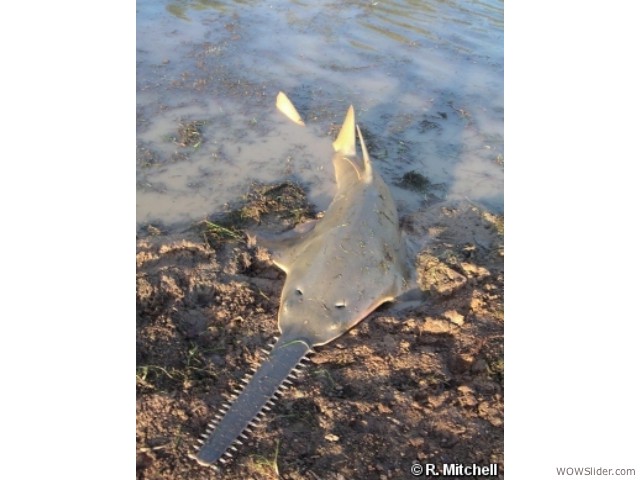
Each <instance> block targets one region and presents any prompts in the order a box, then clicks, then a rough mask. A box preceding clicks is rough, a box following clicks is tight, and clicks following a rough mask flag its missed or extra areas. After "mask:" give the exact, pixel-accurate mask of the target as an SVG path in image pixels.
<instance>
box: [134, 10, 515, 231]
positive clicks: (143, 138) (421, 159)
mask: <svg viewBox="0 0 640 480" xmlns="http://www.w3.org/2000/svg"><path fill="white" fill-rule="evenodd" d="M502 18H503V4H502V2H499V1H484V2H471V1H428V2H416V1H408V0H405V1H400V0H398V1H370V2H357V3H356V2H329V1H319V2H318V1H314V2H311V1H308V2H306V1H296V2H276V3H273V4H269V3H265V2H258V1H235V2H233V1H211V0H200V1H181V2H163V1H150V0H138V2H137V23H138V25H137V30H138V40H137V107H138V108H137V110H138V118H137V124H138V152H137V182H138V191H137V220H138V223H139V225H140V226H144V225H146V224H148V223H162V224H163V225H165V226H171V225H179V224H184V223H188V222H192V221H195V220H201V219H202V218H204V217H206V216H208V215H211V214H213V213H216V212H220V211H221V210H223V209H224V208H225V204H228V203H229V202H234V201H235V200H237V199H238V198H239V197H240V196H242V195H243V194H244V193H245V192H246V191H247V189H248V187H249V185H250V184H251V182H256V181H257V182H275V181H283V180H286V179H290V180H295V181H298V182H301V183H302V184H303V185H304V186H305V188H306V189H307V191H308V193H309V195H310V199H311V201H312V202H313V203H314V204H316V206H317V208H318V209H324V208H326V207H327V206H328V204H329V202H330V200H331V197H332V193H333V171H332V166H331V161H330V158H331V140H332V139H333V135H334V134H335V131H333V130H332V126H334V125H336V124H339V123H341V121H342V119H343V116H344V113H345V111H346V109H347V107H348V106H349V104H350V103H353V104H354V106H355V108H356V115H357V120H358V122H359V123H360V124H361V126H363V127H364V133H365V137H366V139H367V142H368V145H369V150H370V153H371V155H372V157H373V158H374V162H375V164H374V165H375V168H377V169H378V171H379V172H381V174H382V176H383V177H384V179H385V180H386V181H387V183H388V184H389V185H390V186H391V188H392V193H393V195H394V196H395V198H396V199H397V202H398V204H399V210H400V214H401V215H403V214H407V213H412V212H414V211H416V210H417V209H419V208H421V206H424V205H425V203H428V202H434V201H438V200H439V199H441V200H447V199H455V198H469V199H470V200H472V201H474V202H477V203H479V204H481V205H483V206H485V207H487V208H489V209H491V210H494V211H502V205H503V71H504V68H503V38H504V37H503V22H502ZM279 90H284V91H285V92H287V94H288V95H289V96H290V98H291V99H292V100H293V101H294V103H296V105H297V106H298V109H299V110H300V112H301V114H302V116H303V117H304V118H305V120H306V121H307V127H306V128H304V129H303V128H300V127H298V126H296V125H293V124H291V123H289V122H287V121H286V120H285V119H284V118H283V117H282V116H281V115H280V114H279V113H278V112H277V111H276V110H275V108H274V101H275V96H276V94H277V92H278V91H279ZM192 121H199V122H201V123H200V124H199V135H200V139H201V141H200V142H198V143H197V144H196V145H189V146H180V145H179V138H178V137H179V134H178V131H179V128H180V124H181V123H182V124H186V123H188V122H192ZM412 171H414V172H418V173H420V174H421V175H424V176H425V177H427V178H428V180H429V181H430V184H431V185H432V186H431V187H430V188H428V189H427V190H426V191H425V190H415V189H414V190H412V189H407V188H403V187H401V186H398V185H397V183H399V182H400V180H401V179H402V177H403V175H405V174H406V173H408V172H412Z"/></svg>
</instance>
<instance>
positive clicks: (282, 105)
mask: <svg viewBox="0 0 640 480" xmlns="http://www.w3.org/2000/svg"><path fill="white" fill-rule="evenodd" d="M276 108H277V109H278V110H280V112H281V113H283V114H284V116H285V117H287V118H288V119H289V120H291V121H292V122H294V123H297V124H298V125H300V126H302V127H304V121H303V120H302V117H301V116H300V114H299V113H298V110H296V107H294V106H293V103H292V102H291V100H289V97H287V96H286V95H285V93H284V92H279V93H278V96H277V97H276Z"/></svg>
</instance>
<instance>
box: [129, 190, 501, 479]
mask: <svg viewBox="0 0 640 480" xmlns="http://www.w3.org/2000/svg"><path fill="white" fill-rule="evenodd" d="M315 215H316V213H315V212H314V211H313V210H312V209H311V208H310V207H309V206H308V204H307V203H306V199H305V197H304V192H302V190H300V189H299V188H297V187H296V186H295V185H291V184H283V185H275V186H259V187H256V188H255V189H254V190H253V191H252V192H251V193H250V194H249V195H248V196H247V197H246V198H245V199H243V200H242V201H241V202H239V203H238V205H236V206H235V208H234V209H231V210H230V211H229V212H226V213H224V214H221V215H220V216H218V217H212V218H211V219H209V221H208V222H203V223H201V224H199V225H194V226H193V227H192V228H190V229H188V230H186V231H184V232H182V233H179V234H176V233H173V234H171V235H169V234H165V233H163V231H162V229H158V228H155V227H150V228H147V229H146V230H145V231H144V232H140V233H139V235H138V240H137V259H136V261H137V337H136V341H137V371H136V388H137V432H136V433H137V435H136V441H137V477H138V478H139V479H184V478H193V479H199V478H202V479H204V478H212V476H213V475H212V471H211V470H210V469H207V468H204V467H200V466H199V465H197V464H196V463H195V462H194V461H193V460H190V459H189V458H188V456H187V455H188V453H189V452H190V451H193V445H194V444H195V440H196V438H198V436H199V435H201V434H202V433H203V432H204V431H205V427H206V424H207V423H208V422H209V421H210V420H211V419H212V417H213V414H214V413H215V412H217V409H218V408H219V406H220V405H221V403H222V402H223V401H224V398H225V395H227V394H229V393H230V392H231V391H232V390H233V388H236V387H240V386H241V383H240V380H241V378H242V377H243V376H244V375H245V374H246V373H248V372H249V371H250V370H251V367H255V366H257V364H258V363H259V362H260V353H259V352H260V348H264V347H266V346H267V344H268V343H269V341H270V340H271V339H272V338H273V336H274V335H276V334H277V324H276V316H277V311H278V304H279V295H280V289H281V287H282V284H283V281H284V274H283V273H282V272H281V271H280V270H278V269H277V268H276V267H275V266H273V265H272V264H271V262H270V257H269V254H268V252H267V251H266V250H264V249H262V248H260V247H259V246H257V247H256V246H249V245H247V243H246V241H245V237H244V236H243V235H242V232H241V231H242V229H243V228H246V227H249V228H251V227H255V226H257V225H260V227H259V228H265V229H271V230H278V229H280V230H282V229H286V228H290V227H292V226H293V225H294V224H296V223H298V222H299V221H301V220H304V219H305V218H311V217H314V216H315ZM403 229H405V230H406V231H407V233H408V235H409V236H411V237H413V238H423V237H424V236H425V235H427V234H428V235H429V236H430V238H431V241H430V242H429V243H428V244H427V245H426V246H424V248H423V249H422V251H421V252H420V254H419V255H418V258H417V262H416V268H417V269H418V283H419V285H420V288H421V289H422V290H423V291H424V301H422V302H420V303H419V304H414V305H412V306H410V307H406V308H404V309H400V308H398V307H394V306H387V307H383V308H381V309H378V311H376V312H374V313H373V314H372V315H370V316H369V317H368V318H367V319H365V320H364V321H363V322H361V323H360V324H359V325H357V326H356V327H355V328H354V329H352V330H351V331H349V332H348V333H347V334H346V335H344V336H343V337H341V338H339V339H338V340H336V341H334V342H332V343H330V344H329V345H327V346H325V347H322V348H320V349H318V352H317V354H315V355H314V356H313V357H312V361H311V365H310V366H309V367H308V368H307V369H306V370H305V372H304V374H303V375H302V377H301V378H300V380H299V381H298V382H297V383H296V385H295V386H294V387H293V388H290V389H289V390H287V391H286V393H285V395H284V396H283V398H282V399H281V401H279V402H277V403H276V407H275V408H274V409H273V411H272V412H271V413H270V414H269V415H268V416H267V420H266V421H265V422H262V423H261V424H260V426H259V428H257V429H256V430H255V434H254V435H253V436H252V437H251V438H250V440H249V441H247V442H246V443H245V445H244V446H243V447H241V448H240V451H239V453H238V454H237V455H236V457H235V459H234V460H233V462H232V463H231V464H230V465H229V466H228V467H225V468H224V469H223V470H222V472H221V474H220V475H219V477H220V478H226V479H247V478H255V479H263V478H265V479H269V478H273V479H275V478H283V479H291V480H294V479H365V478H366V479H370V478H380V479H384V478H387V479H401V478H415V477H413V476H412V475H411V474H410V472H409V468H410V466H411V464H412V463H415V462H420V463H434V464H437V465H442V464H444V463H464V464H471V463H475V464H481V465H487V464H489V463H498V464H499V469H500V476H502V464H503V450H504V448H503V298H504V289H503V230H502V220H501V218H500V217H496V216H494V215H492V214H490V213H488V212H486V211H483V210H482V209H480V208H478V207H476V206H474V205H471V204H467V203H456V204H446V205H445V204H439V205H435V206H433V207H431V208H429V209H428V210H424V211H421V212H418V213H416V214H414V215H412V216H411V217H407V218H404V219H403Z"/></svg>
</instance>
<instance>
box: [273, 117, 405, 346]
mask: <svg viewBox="0 0 640 480" xmlns="http://www.w3.org/2000/svg"><path fill="white" fill-rule="evenodd" d="M356 130H357V132H358V136H359V139H360V145H361V149H362V157H360V156H358V154H357V152H356V142H355V137H356ZM333 147H334V151H335V153H334V155H333V165H334V169H335V175H336V183H337V192H336V195H335V197H334V199H333V201H332V203H331V205H330V206H329V208H328V209H327V211H326V212H325V215H324V217H323V218H322V220H320V221H318V222H316V223H315V224H314V225H311V226H310V227H309V228H307V229H305V231H304V232H303V233H301V234H300V235H299V236H297V237H295V238H291V237H290V236H289V237H288V238H287V239H286V241H285V244H284V246H283V248H281V249H279V250H276V252H275V254H274V262H275V263H276V264H277V265H278V266H279V267H280V268H282V269H283V270H284V271H285V272H286V273H287V279H286V281H285V285H284V287H283V291H282V296H281V301H280V311H279V314H278V326H279V328H280V331H281V333H282V339H283V340H287V339H288V340H290V341H295V340H301V341H304V342H305V343H306V344H308V345H309V346H317V345H324V344H326V343H328V342H330V341H331V340H333V339H335V338H337V337H339V336H340V335H342V334H343V333H345V332H346V331H347V330H348V329H350V328H351V327H353V326H354V325H355V324H357V323H358V322H360V321H361V320H362V319H364V318H365V317H366V316H367V315H369V314H370V313H371V312H373V311H374V310H375V309H376V308H377V307H378V306H380V305H381V304H382V303H385V302H387V301H390V300H393V299H394V298H395V297H396V296H397V295H399V294H400V293H401V292H402V290H403V289H404V287H405V285H406V263H405V262H406V254H405V251H404V242H403V240H402V238H401V235H400V232H399V227H398V215H397V210H396V206H395V203H394V202H393V198H392V197H391V194H390V192H389V189H388V188H387V186H386V185H385V183H384V182H383V181H382V179H381V178H380V177H379V176H378V175H377V174H376V173H375V172H374V171H373V169H372V166H371V161H370V158H369V155H368V152H367V149H366V145H365V143H364V139H363V138H362V133H361V132H360V129H359V128H358V127H357V126H356V124H355V115H354V111H353V107H350V108H349V110H348V111H347V115H346V117H345V120H344V123H343V126H342V129H341V131H340V133H339V135H338V137H337V139H336V141H335V142H334V143H333ZM272 247H273V245H272ZM272 250H273V248H272Z"/></svg>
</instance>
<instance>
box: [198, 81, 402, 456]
mask: <svg viewBox="0 0 640 480" xmlns="http://www.w3.org/2000/svg"><path fill="white" fill-rule="evenodd" d="M276 106H277V107H278V109H279V110H280V111H281V112H283V113H284V114H285V115H286V116H287V117H289V118H290V119H291V120H292V121H295V122H296V123H298V124H299V125H304V123H303V122H302V119H301V117H300V115H299V114H298V112H297V111H296V109H295V107H294V106H293V104H292V103H291V101H290V100H289V99H288V98H287V97H286V95H285V94H284V93H282V92H280V94H279V95H278V97H277V102H276ZM356 131H357V135H358V139H359V141H360V147H361V150H362V155H361V156H360V155H358V153H357V152H356ZM333 149H334V154H333V167H334V169H335V180H336V184H337V191H336V194H335V196H334V198H333V200H332V202H331V204H330V205H329V207H328V209H327V210H326V212H325V214H324V216H323V217H322V218H321V219H320V220H318V221H316V222H313V223H310V224H305V225H304V226H303V228H302V229H300V230H301V231H296V234H294V235H292V234H289V235H284V237H283V238H281V239H280V240H279V241H273V239H271V240H263V241H262V243H265V244H266V247H267V248H268V249H270V250H271V251H272V259H273V262H274V263H275V265H277V266H278V267H279V268H281V269H282V270H283V271H284V272H285V273H286V280H285V282H284V286H283V289H282V295H281V298H280V310H279V312H278V329H279V331H280V335H279V337H277V338H276V339H275V342H274V343H273V344H272V345H271V349H270V350H264V353H265V358H264V359H263V362H262V364H261V365H260V367H258V368H257V369H256V370H254V372H253V375H251V374H247V375H246V376H245V378H244V379H243V380H242V382H243V383H244V384H245V386H244V388H242V389H237V390H236V391H235V392H234V394H233V395H232V396H231V398H230V399H229V402H228V403H225V404H223V406H222V408H221V409H220V412H219V414H217V415H215V418H214V420H213V421H212V422H211V423H210V424H209V426H208V428H207V431H206V432H205V433H204V434H203V435H202V439H200V440H199V441H198V443H199V446H197V452H196V453H195V454H192V455H191V456H192V457H193V458H194V459H195V460H197V461H198V463H200V464H202V465H207V466H212V467H216V468H217V467H218V464H225V463H227V462H228V461H229V460H230V459H231V458H232V457H233V453H234V452H235V451H237V447H238V446H239V445H241V444H242V441H243V440H246V439H247V438H248V437H247V435H246V434H247V433H249V432H250V431H251V429H252V428H255V427H256V426H257V421H259V420H261V419H263V418H264V416H265V415H266V413H265V412H266V411H268V410H270V407H271V406H273V405H274V403H273V402H274V400H275V399H277V398H278V396H280V395H281V394H282V392H283V390H284V389H285V388H287V387H288V386H289V385H291V384H292V382H291V380H292V379H294V378H295V377H296V375H297V374H298V373H300V368H301V367H302V366H303V365H304V362H305V361H308V359H309V355H310V354H311V353H313V349H314V348H315V347H319V346H321V345H325V344H327V343H329V342H331V341H332V340H334V339H336V338H338V337H340V336H341V335H342V334H344V333H345V332H346V331H348V330H349V329H350V328H352V327H353V326H354V325H356V324H357V323H358V322H360V321H361V320H363V319H364V318H366V317H367V316H368V315H369V314H370V313H371V312H373V311H374V310H375V309H376V308H378V307H379V306H380V305H382V304H383V303H385V302H389V301H391V300H393V299H394V298H396V297H397V296H399V295H400V294H401V293H403V292H404V291H406V289H407V283H408V278H409V271H408V265H407V253H406V249H405V244H404V241H403V239H402V237H401V234H400V229H399V224H398V213H397V209H396V205H395V203H394V201H393V198H392V196H391V193H390V192H389V188H388V187H387V185H386V184H385V183H384V181H383V180H382V178H381V177H380V175H379V174H378V173H376V171H375V170H374V169H373V166H372V164H371V159H370V157H369V154H368V152H367V147H366V145H365V142H364V139H363V137H362V132H361V131H360V127H359V126H358V125H356V123H355V114H354V109H353V106H350V107H349V109H348V111H347V114H346V116H345V119H344V122H343V124H342V128H341V130H340V132H339V134H338V137H337V138H336V140H335V141H334V142H333Z"/></svg>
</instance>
